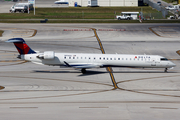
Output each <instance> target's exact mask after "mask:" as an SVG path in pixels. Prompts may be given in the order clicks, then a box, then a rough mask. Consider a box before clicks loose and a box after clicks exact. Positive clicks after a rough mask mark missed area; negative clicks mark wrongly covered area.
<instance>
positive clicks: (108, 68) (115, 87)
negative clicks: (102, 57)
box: [91, 28, 118, 89]
mask: <svg viewBox="0 0 180 120" xmlns="http://www.w3.org/2000/svg"><path fill="white" fill-rule="evenodd" d="M91 29H92V30H93V31H94V34H95V37H96V39H97V41H98V44H99V46H100V49H101V52H102V54H105V50H104V48H103V45H102V43H101V40H100V39H99V37H98V35H97V32H96V29H94V28H91ZM106 70H107V71H108V72H109V74H110V77H111V81H112V83H113V86H114V89H117V88H118V86H117V83H116V80H115V78H114V75H113V73H112V68H111V67H106Z"/></svg>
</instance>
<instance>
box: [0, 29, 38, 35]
mask: <svg viewBox="0 0 180 120" xmlns="http://www.w3.org/2000/svg"><path fill="white" fill-rule="evenodd" d="M1 29H2V30H33V31H34V32H33V34H32V35H30V36H28V35H27V36H26V37H34V36H35V35H36V34H37V30H36V29H22V28H1ZM13 32H19V31H13ZM22 33H25V31H22Z"/></svg>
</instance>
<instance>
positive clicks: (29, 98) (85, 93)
mask: <svg viewBox="0 0 180 120" xmlns="http://www.w3.org/2000/svg"><path fill="white" fill-rule="evenodd" d="M107 91H111V90H102V91H95V92H87V93H77V94H66V95H52V96H41V97H26V98H7V99H6V98H5V99H0V100H22V99H39V98H52V97H66V96H76V95H87V94H94V93H101V92H107Z"/></svg>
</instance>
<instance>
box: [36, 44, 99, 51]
mask: <svg viewBox="0 0 180 120" xmlns="http://www.w3.org/2000/svg"><path fill="white" fill-rule="evenodd" d="M39 44H41V45H42V44H44V45H49V44H48V43H39ZM51 45H57V46H73V47H77V46H76V45H65V44H51ZM78 47H82V48H91V49H97V50H100V49H99V48H95V47H88V46H78Z"/></svg>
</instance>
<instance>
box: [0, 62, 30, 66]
mask: <svg viewBox="0 0 180 120" xmlns="http://www.w3.org/2000/svg"><path fill="white" fill-rule="evenodd" d="M26 62H28V61H22V62H20V63H15V64H8V65H0V66H10V65H19V64H24V63H26Z"/></svg>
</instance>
